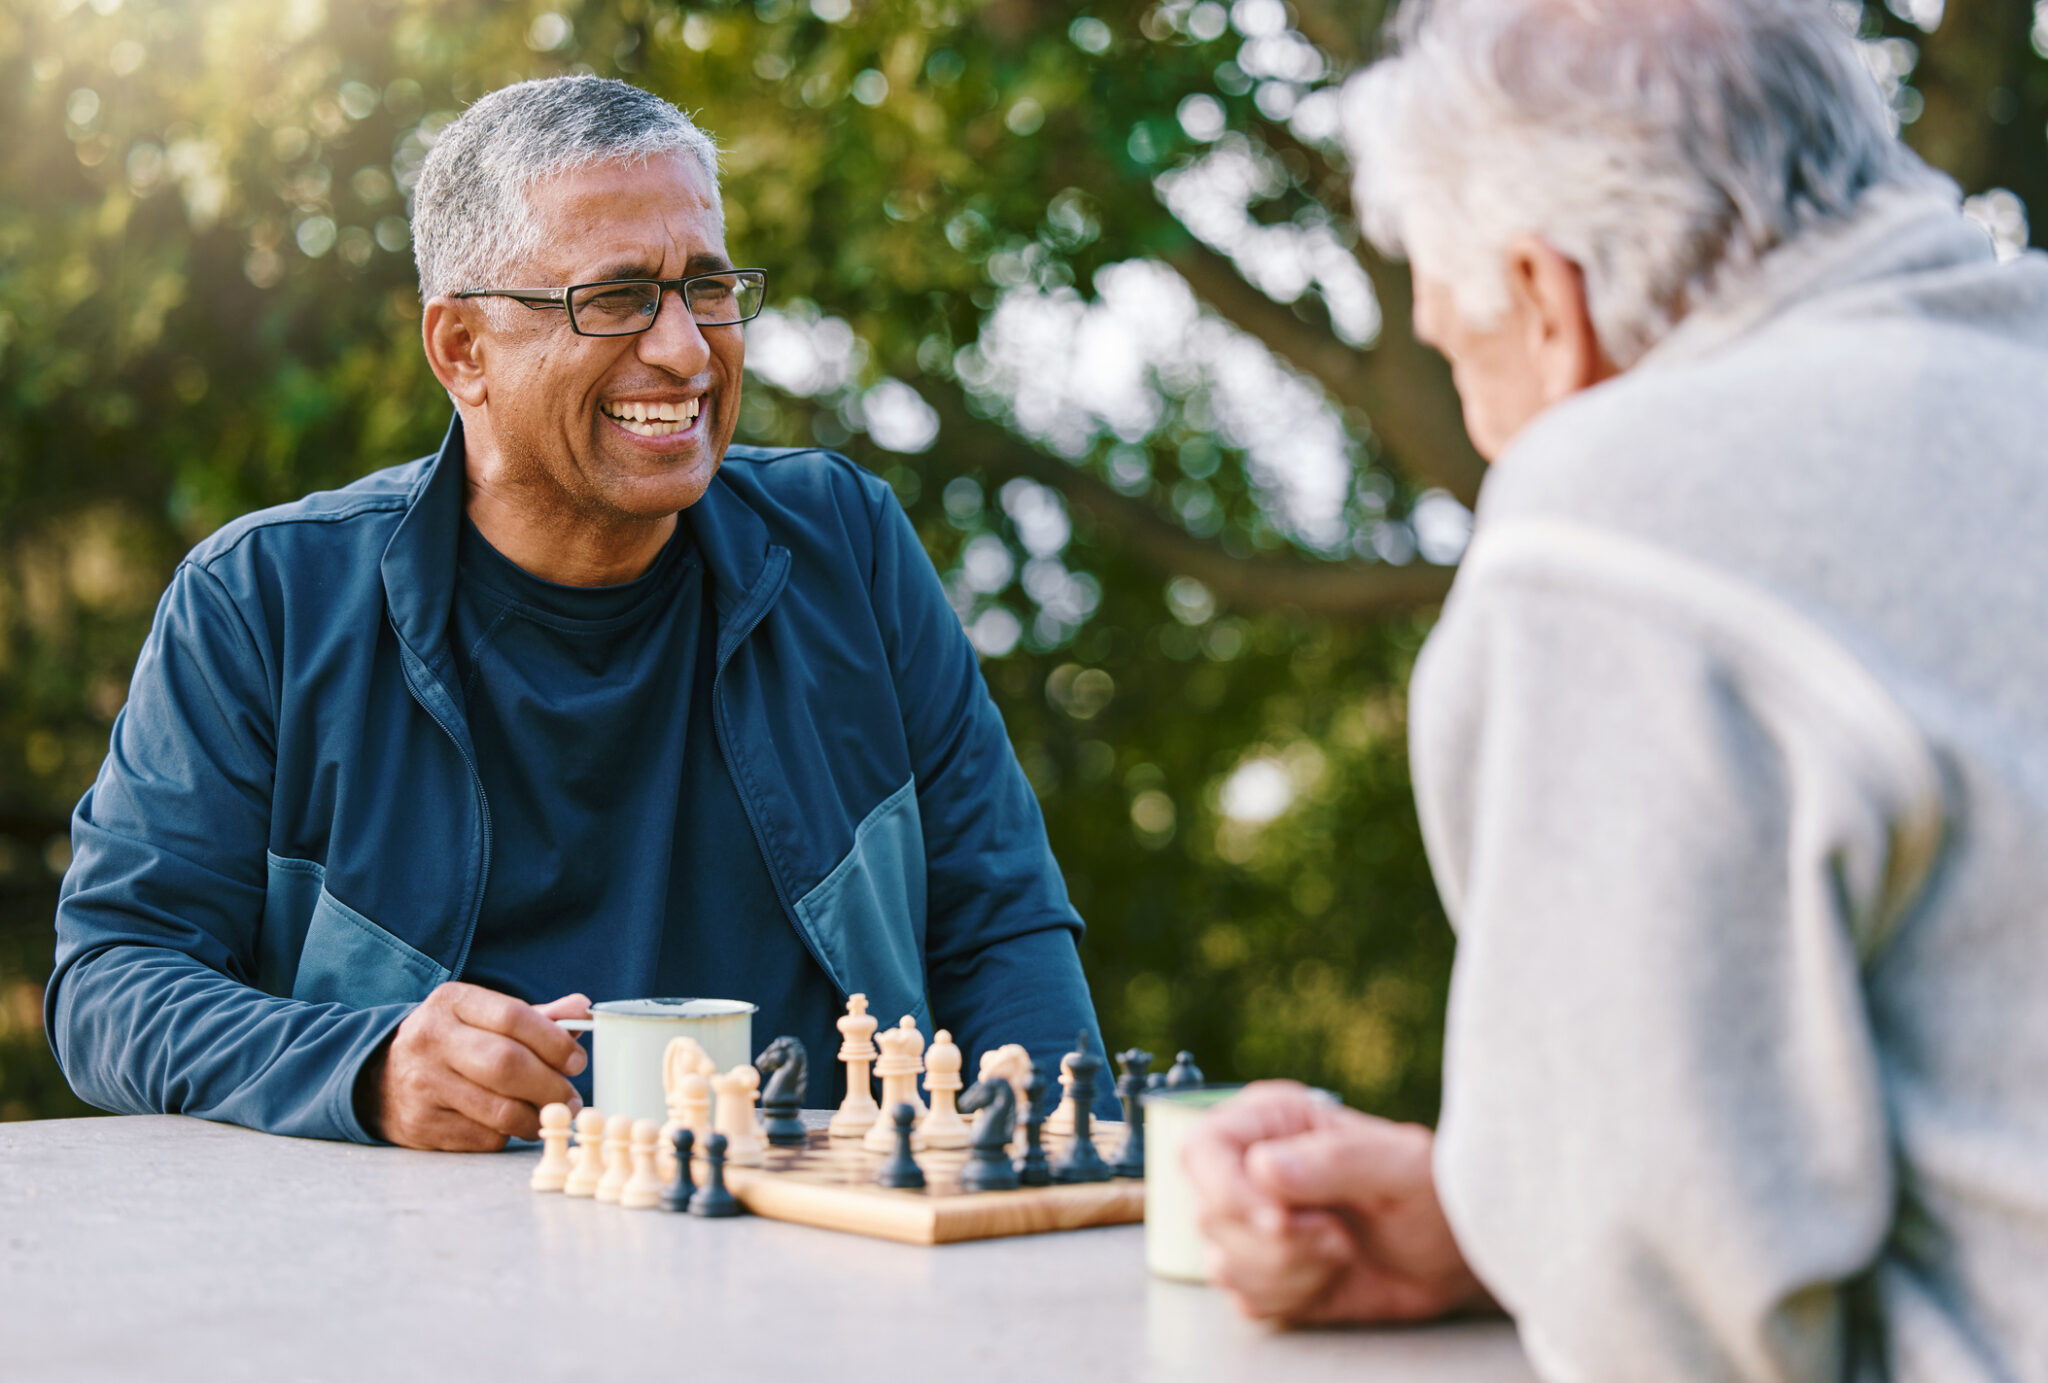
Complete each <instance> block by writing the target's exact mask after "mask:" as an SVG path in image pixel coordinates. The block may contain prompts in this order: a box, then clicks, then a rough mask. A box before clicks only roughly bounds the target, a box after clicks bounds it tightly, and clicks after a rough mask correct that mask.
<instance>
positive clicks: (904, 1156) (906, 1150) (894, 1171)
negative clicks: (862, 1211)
mask: <svg viewBox="0 0 2048 1383" xmlns="http://www.w3.org/2000/svg"><path fill="white" fill-rule="evenodd" d="M889 1118H890V1120H891V1121H892V1122H894V1124H895V1125H896V1151H894V1152H892V1153H890V1154H889V1160H888V1161H886V1162H884V1163H883V1164H882V1169H881V1170H880V1171H879V1172H876V1173H875V1184H876V1185H877V1186H887V1187H890V1188H891V1189H893V1190H897V1191H916V1190H920V1189H922V1187H923V1186H924V1169H923V1168H922V1167H920V1166H918V1165H917V1159H916V1158H914V1157H912V1156H911V1155H910V1126H911V1125H912V1124H914V1123H916V1122H917V1109H916V1107H915V1106H913V1105H907V1104H899V1105H897V1106H896V1108H894V1109H893V1110H891V1111H890V1112H889Z"/></svg>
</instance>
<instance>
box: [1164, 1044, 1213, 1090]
mask: <svg viewBox="0 0 2048 1383" xmlns="http://www.w3.org/2000/svg"><path fill="white" fill-rule="evenodd" d="M1203 1080H1204V1077H1203V1075H1202V1068H1201V1067H1199V1066H1197V1065H1195V1054H1194V1053H1193V1052H1182V1053H1181V1054H1180V1055H1179V1056H1176V1057H1175V1058H1174V1059H1173V1069H1172V1070H1171V1071H1168V1072H1167V1073H1166V1088H1167V1089H1168V1090H1193V1089H1195V1088H1196V1087H1197V1086H1199V1085H1201V1084H1202V1083H1203Z"/></svg>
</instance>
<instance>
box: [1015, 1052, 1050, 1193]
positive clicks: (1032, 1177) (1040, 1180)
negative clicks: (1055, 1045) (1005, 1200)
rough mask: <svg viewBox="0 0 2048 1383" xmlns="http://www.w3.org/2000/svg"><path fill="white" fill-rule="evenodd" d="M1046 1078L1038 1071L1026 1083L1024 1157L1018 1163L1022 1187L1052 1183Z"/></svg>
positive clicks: (1018, 1175)
mask: <svg viewBox="0 0 2048 1383" xmlns="http://www.w3.org/2000/svg"><path fill="white" fill-rule="evenodd" d="M1045 1090H1046V1085H1045V1077H1044V1075H1043V1074H1041V1073H1040V1072H1038V1071H1036V1070H1034V1071H1032V1073H1031V1079H1030V1080H1028V1081H1026V1082H1025V1083H1024V1158H1023V1160H1022V1161H1020V1162H1019V1163H1018V1164H1017V1184H1018V1185H1020V1186H1050V1185H1052V1164H1051V1163H1049V1162H1047V1161H1046V1160H1045Z"/></svg>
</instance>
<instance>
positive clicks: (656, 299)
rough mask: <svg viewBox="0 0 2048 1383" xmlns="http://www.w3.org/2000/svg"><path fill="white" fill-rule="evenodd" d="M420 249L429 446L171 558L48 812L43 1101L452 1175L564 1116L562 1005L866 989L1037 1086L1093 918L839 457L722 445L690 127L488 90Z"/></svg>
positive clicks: (447, 160) (456, 138) (774, 1028)
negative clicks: (330, 1144)
mask: <svg viewBox="0 0 2048 1383" xmlns="http://www.w3.org/2000/svg"><path fill="white" fill-rule="evenodd" d="M413 238H414V245H415V250H416V253H417V257H418V261H419V270H420V288H421V296H422V298H423V300H424V302H425V305H426V306H425V313H424V321H423V328H424V330H423V336H424V342H425V348H426V354H427V360H428V363H429V365H430V366H431V367H432V368H433V371H434V373H435V376H436V378H437V379H439V381H440V382H441V384H442V385H443V387H445V388H446V390H447V391H448V395H449V397H450V399H451V400H452V401H453V403H454V406H455V412H456V418H455V421H454V422H453V424H452V425H451V426H450V428H449V431H448V435H447V439H446V441H445V442H444V443H443V444H442V447H441V449H440V451H439V453H438V454H436V455H434V456H431V457H427V458H424V459H422V460H419V461H415V462H412V463H410V464H408V465H403V466H398V467H394V468H392V469H389V470H383V471H378V472H376V473H374V474H372V475H370V476H367V477H366V478H364V479H363V480H361V481H358V482H357V483H355V484H354V485H350V486H348V487H346V488H345V489H342V490H338V491H335V492H332V493H328V494H318V495H312V496H309V497H307V498H306V499H303V500H300V501H298V502H297V503H294V504H289V505H285V506H282V507H280V508H277V509H272V510H267V511H264V512H262V513H259V514H253V515H250V516H249V517H247V518H244V519H241V520H238V521H237V522H235V523H233V524H230V525H229V526H228V527H227V528H225V529H223V530H222V531H221V532H219V533H217V534H215V535H214V536H213V537H211V538H209V539H207V540H206V541H205V542H203V543H201V544H200V545H199V547H198V548H197V549H195V550H194V551H193V552H192V554H191V555H190V556H189V557H187V558H186V560H185V561H184V562H183V563H182V564H181V565H180V566H179V568H178V571H177V573H176V575H175V576H174V577H173V579H172V583H171V588H170V590H169V591H168V592H167V593H166V595H165V597H164V601H163V604H162V606H161V607H160V609H159V611H158V614H157V621H156V626H155V628H154V629H153V630H152V631H151V634H150V638H149V641H148V643H147V644H146V645H145V647H144V649H143V651H142V655H141V657H140V659H139V661H138V663H137V665H136V671H135V676H134V680H133V682H132V684H131V687H130V692H129V701H128V706H127V709H126V710H125V711H124V712H123V714H122V716H121V717H120V719H119V721H118V722H117V723H116V726H115V730H114V737H113V745H112V750H111V752H110V753H109V755H108V758H107V761H106V764H105V766H104V767H103V768H102V770H101V772H100V776H99V778H98V780H97V781H96V782H95V784H94V785H93V788H92V790H91V791H90V792H89V793H87V795H86V797H85V798H84V800H83V801H81V802H80V804H79V807H78V811H77V814H76V816H75V818H74V822H73V850H74V862H73V865H72V868H71V871H70V873H69V874H68V875H67V876H66V878H65V883H64V895H63V901H62V902H61V903H60V905H59V910H58V917H57V934H58V956H57V968H56V973H55V976H54V977H53V979H52V980H51V983H50V987H49V994H48V999H47V1009H48V1012H47V1018H48V1026H49V1031H50V1034H51V1039H52V1042H53V1044H54V1045H55V1046H56V1048H57V1052H58V1056H59V1059H60V1060H61V1061H62V1063H63V1066H64V1070H65V1074H66V1075H67V1076H68V1077H69V1079H70V1080H71V1083H72V1085H73V1086H74V1087H75V1088H76V1089H77V1090H78V1091H79V1092H80V1093H81V1094H82V1095H84V1096H85V1097H86V1098H87V1099H90V1100H92V1101H93V1102H94V1103H96V1104H99V1105H101V1106H103V1107H105V1108H108V1109H113V1110H120V1111H125V1112H134V1113H144V1112H159V1111H168V1112H185V1113H191V1114H198V1115H203V1116H206V1117H209V1118H216V1119H224V1120H230V1121H233V1122H236V1123H242V1124H247V1125H250V1126H252V1127H256V1128H262V1129H269V1130H273V1131H276V1132H282V1133H293V1134H302V1135H310V1136H316V1137H331V1138H354V1139H364V1140H368V1139H377V1138H382V1139H387V1140H389V1141H392V1142H397V1143H403V1144H407V1145H410V1146H417V1147H435V1148H475V1149H481V1148H491V1147H497V1146H500V1145H502V1143H503V1142H504V1140H505V1139H506V1138H507V1137H508V1136H520V1137H532V1136H533V1135H534V1134H535V1133H536V1131H537V1128H538V1117H537V1111H538V1109H539V1107H540V1106H541V1105H543V1104H545V1103H548V1102H550V1101H554V1100H563V1101H574V1100H575V1099H576V1098H577V1093H576V1092H577V1090H578V1089H579V1088H581V1089H587V1088H588V1087H587V1083H582V1078H583V1074H584V1073H583V1066H584V1058H583V1055H582V1053H581V1051H580V1050H579V1049H578V1048H577V1046H576V1044H575V1042H574V1041H573V1039H571V1038H570V1037H568V1036H567V1035H566V1034H565V1033H564V1032H563V1030H562V1029H561V1028H559V1027H557V1026H556V1025H555V1024H554V1023H553V1022H552V1021H550V1020H552V1019H556V1018H564V1017H571V1016H576V1015H580V1014H581V1013H583V1012H584V1011H585V1010H586V1008H587V1006H588V1004H589V1002H590V1001H591V1000H592V999H598V1000H602V999H610V998H628V997H642V996H650V995H713V996H718V997H723V998H737V999H744V1000H749V1001H751V1002H753V1003H755V1004H757V1005H759V1007H760V1013H759V1014H758V1015H757V1017H756V1019H755V1023H756V1032H757V1035H759V1036H761V1037H763V1039H764V1040H765V1038H766V1037H767V1036H769V1035H773V1034H779V1033H790V1034H794V1035H796V1036H798V1037H800V1038H802V1039H803V1041H804V1043H805V1045H806V1046H807V1047H808V1048H809V1050H810V1051H811V1053H812V1058H813V1061H814V1062H816V1063H819V1067H818V1068H814V1069H823V1068H828V1067H829V1065H830V1057H831V1055H832V1053H833V1052H834V1051H835V1050H836V1046H837V1042H836V1039H837V1032H836V1030H835V1028H834V1026H833V1021H834V1019H835V1018H836V1017H837V1015H838V1014H839V1013H840V1012H841V1005H842V1003H843V1001H844V999H845V997H846V996H847V995H848V994H851V993H854V992H864V993H866V994H867V995H868V998H869V1001H870V1005H871V1007H872V1009H873V1010H874V1011H875V1012H877V1013H881V1014H883V1015H885V1016H886V1017H889V1018H893V1017H894V1016H895V1015H897V1014H904V1013H908V1014H913V1015H915V1017H916V1018H917V1020H918V1022H919V1024H920V1025H921V1026H922V1027H923V1028H924V1029H925V1031H926V1032H927V1033H928V1034H929V1033H930V1032H931V1031H932V1029H933V1028H934V1026H943V1027H948V1028H951V1029H952V1031H953V1032H954V1034H955V1035H956V1040H958V1041H959V1042H960V1043H961V1045H962V1046H963V1047H968V1048H970V1049H977V1048H982V1049H985V1048H990V1047H993V1046H996V1045H999V1044H1001V1043H1004V1042H1023V1043H1025V1044H1026V1045H1027V1046H1029V1047H1030V1048H1031V1050H1032V1052H1033V1054H1034V1056H1035V1057H1037V1058H1038V1059H1039V1060H1040V1061H1041V1062H1043V1063H1045V1064H1047V1065H1050V1064H1051V1063H1052V1062H1053V1061H1054V1060H1056V1058H1057V1054H1058V1053H1059V1052H1060V1051H1062V1050H1064V1049H1065V1047H1066V1045H1067V1044H1068V1043H1070V1042H1071V1041H1072V1038H1073V1034H1074V1032H1075V1030H1076V1029H1077V1028H1084V1027H1085V1028H1088V1029H1089V1030H1091V1032H1092V1030H1093V1029H1094V1015H1093V1010H1092V1007H1091V1005H1090V1003H1089V997H1088V990H1087V984H1086V981H1085V980H1084V979H1083V977H1082V973H1081V967H1080V961H1079V958H1078V954H1077V951H1076V939H1077V938H1078V936H1079V934H1080V919H1079V918H1078V917H1077V916H1076V915H1075V913H1074V910H1073V908H1072V906H1071V905H1070V904H1069V902H1068V900H1067V896H1066V891H1065V888H1064V885H1063V884H1062V882H1061V879H1060V875H1059V871H1058V868H1057V866H1056V865H1055V863H1054V862H1053V859H1052V856H1051V852H1050V850H1049V849H1048V848H1047V845H1046V840H1045V831H1044V825H1043V822H1042V820H1041V819H1040V816H1039V812H1038V807H1037V804H1036V802H1035V800H1034V798H1033V796H1032V793H1031V790H1030V787H1029V785H1028V784H1027V783H1026V781H1025V779H1024V777H1023V774H1022V772H1021V771H1020V769H1019V768H1018V765H1017V761H1016V758H1015V756H1014V755H1013V754H1012V752H1011V750H1010V747H1009V742H1008V740H1007V738H1006V737H1005V735H1004V731H1003V726H1002V722H1001V720H1000V718H999V717H998V715H997V713H996V710H995V707H994V704H993V703H992V702H991V701H990V699H989V697H988V693H987V690H986V688H985V687H984V685H983V683H982V680H981V675H980V671H979V668H978V667H977V665H976V661H975V657H974V652H973V649H972V646H971V645H970V644H969V643H968V642H967V639H966V636H965V635H964V633H963V632H962V631H961V629H960V626H959V623H958V621H957V620H956V619H955V618H954V616H953V613H952V611H951V609H950V607H949V606H948V604H947V602H946V599H945V595H944V592H943V590H942V589H941V588H940V585H939V582H938V578H937V574H936V573H935V572H934V571H933V569H932V566H931V563H930V561H929V559H927V558H926V556H925V554H924V552H923V549H922V548H921V547H920V546H919V544H918V541H917V536H916V534H915V532H914V531H913V530H912V528H911V526H910V523H909V521H908V519H907V518H906V517H905V516H904V514H903V511H902V509H901V508H900V507H899V506H898V505H897V504H896V502H895V500H894V498H893V497H892V496H891V494H890V491H889V488H888V487H887V486H886V485H884V484H882V483H881V482H880V481H878V480H877V479H876V478H875V477H873V476H871V475H869V474H867V473H865V472H863V471H861V470H859V469H858V468H856V467H854V466H853V465H852V464H850V463H849V462H847V461H846V460H844V459H843V458H840V457H835V456H831V455H828V454H825V453H822V452H815V451H811V452H788V453H776V452H769V451H763V450H760V449H757V448H744V447H733V446H732V445H731V442H732V436H733V430H734V427H735V425H736V423H737V421H738V418H739V397H740V387H741V368H742V363H743V361H744V358H745V352H746V339H745V328H744V324H745V323H746V322H747V321H748V320H749V319H750V318H752V317H753V316H754V315H755V314H757V313H758V312H759V311H760V310H761V306H762V303H763V301H764V299H765V297H766V293H767V282H766V274H765V273H764V272H763V271H762V270H759V269H747V268H737V267H735V266H734V265H733V263H732V260H731V258H730V257H729V256H728V254H727V251H726V246H725V225H724V213H723V208H722V204H721V202H720V195H719V188H718V182H717V156H716V151H715V149H714V148H713V146H712V144H711V141H710V140H709V139H708V138H707V137H706V136H705V135H704V134H703V133H702V132H701V131H700V130H698V129H697V127H696V126H695V125H693V124H692V123H691V122H690V121H689V119H688V118H687V117H685V116H684V115H683V114H682V113H681V112H680V111H678V110H676V109H675V108H674V107H673V106H671V105H669V104H668V103H667V102H665V101H662V100H660V99H658V98H656V97H653V96H650V95H648V94H647V93H645V92H642V91H639V90H636V89H635V88H633V87H630V86H626V85H624V84H622V83H619V82H612V81H603V80H599V79H597V78H591V77H567V78H557V79H552V80H548V81H539V82H527V83H522V84H520V85H518V86H513V87H508V88H505V89H503V90H501V91H498V92H495V93H493V94H491V95H489V96H486V97H485V98H483V99H482V100H481V101H479V102H477V103H476V105H474V106H473V107H471V108H470V109H469V110H468V111H467V112H466V113H465V114H464V115H463V116H462V118H461V119H459V120H457V121H456V122H455V123H454V124H452V125H450V126H449V127H448V128H447V129H446V130H445V131H443V132H442V134H441V136H440V138H439V140H438V141H437V142H436V144H435V146H434V149H433V151H432V152H431V154H430V155H429V157H428V159H427V162H426V164H425V166H424V167H423V168H422V170H421V175H420V179H419V183H418V185H417V187H416V189H415V192H414V208H413ZM1097 1040H1099V1039H1097ZM820 1084H821V1085H824V1084H827V1083H825V1082H821V1083H820ZM812 1101H813V1102H814V1103H818V1104H825V1103H827V1102H830V1101H836V1092H834V1091H832V1090H830V1089H821V1088H814V1089H813V1091H812Z"/></svg>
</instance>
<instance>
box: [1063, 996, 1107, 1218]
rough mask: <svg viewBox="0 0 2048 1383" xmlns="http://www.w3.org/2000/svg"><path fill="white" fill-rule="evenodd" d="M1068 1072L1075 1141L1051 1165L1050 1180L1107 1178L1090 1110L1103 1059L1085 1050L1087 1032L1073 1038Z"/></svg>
mask: <svg viewBox="0 0 2048 1383" xmlns="http://www.w3.org/2000/svg"><path fill="white" fill-rule="evenodd" d="M1067 1074H1068V1075H1069V1076H1071V1077H1073V1081H1074V1084H1073V1086H1072V1087H1071V1091H1070V1093H1071V1094H1072V1095H1073V1097H1074V1141H1073V1142H1072V1143H1070V1144H1068V1145H1067V1155H1066V1156H1065V1157H1062V1158H1061V1159H1060V1160H1059V1161H1058V1162H1055V1163H1054V1164H1053V1167H1052V1179H1053V1180H1054V1181H1059V1182H1072V1181H1108V1180H1109V1177H1110V1171H1109V1164H1108V1163H1106V1162H1104V1161H1103V1160H1102V1154H1101V1153H1098V1152H1097V1151H1095V1134H1094V1124H1095V1119H1094V1115H1093V1112H1092V1110H1093V1107H1094V1104H1095V1078H1096V1077H1097V1076H1099V1075H1101V1074H1102V1058H1101V1057H1099V1056H1096V1055H1095V1054H1094V1053H1093V1052H1091V1051H1089V1050H1088V1034H1087V1032H1086V1031H1083V1032H1082V1033H1081V1034H1080V1036H1078V1037H1077V1038H1075V1040H1074V1059H1073V1060H1072V1061H1070V1062H1068V1063H1067Z"/></svg>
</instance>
